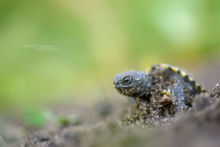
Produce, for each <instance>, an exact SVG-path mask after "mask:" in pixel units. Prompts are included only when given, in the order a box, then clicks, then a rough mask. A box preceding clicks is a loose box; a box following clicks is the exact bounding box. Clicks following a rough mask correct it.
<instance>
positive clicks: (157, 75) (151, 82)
mask: <svg viewBox="0 0 220 147" xmlns="http://www.w3.org/2000/svg"><path fill="white" fill-rule="evenodd" d="M114 85H115V88H116V89H117V90H118V91H119V93H121V94H123V95H126V96H131V97H134V98H141V99H145V100H149V101H150V100H151V97H152V95H153V97H154V100H151V101H158V103H159V102H160V101H161V98H163V97H164V95H165V96H167V97H168V98H166V100H167V101H169V98H170V101H172V103H173V105H174V106H175V109H176V111H181V110H186V109H189V108H190V107H191V104H192V101H193V99H194V97H195V96H196V95H197V94H200V93H202V92H205V90H204V89H203V88H202V86H200V84H198V83H197V82H196V81H195V80H193V78H192V77H191V76H189V75H188V74H186V73H185V72H184V71H182V70H181V69H179V68H177V67H174V66H171V65H168V64H158V65H155V66H152V67H151V68H150V69H149V70H148V72H147V71H146V72H144V71H126V72H123V73H120V74H118V75H116V76H115V78H114Z"/></svg>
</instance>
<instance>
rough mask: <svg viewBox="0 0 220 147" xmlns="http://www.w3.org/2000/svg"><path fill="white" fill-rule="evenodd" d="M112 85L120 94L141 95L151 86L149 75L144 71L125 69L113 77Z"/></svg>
mask: <svg viewBox="0 0 220 147" xmlns="http://www.w3.org/2000/svg"><path fill="white" fill-rule="evenodd" d="M114 85H115V88H116V89H117V90H118V91H119V92H120V93H121V94H124V95H126V96H132V97H143V96H145V95H146V94H147V92H148V89H149V88H150V87H151V77H150V76H149V75H148V74H147V73H146V72H144V71H126V72H123V73H119V74H117V75H116V76H115V77H114Z"/></svg>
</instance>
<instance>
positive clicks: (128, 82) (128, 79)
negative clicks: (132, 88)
mask: <svg viewBox="0 0 220 147" xmlns="http://www.w3.org/2000/svg"><path fill="white" fill-rule="evenodd" d="M132 81H133V77H132V76H126V77H124V78H123V84H124V85H128V84H131V82H132Z"/></svg>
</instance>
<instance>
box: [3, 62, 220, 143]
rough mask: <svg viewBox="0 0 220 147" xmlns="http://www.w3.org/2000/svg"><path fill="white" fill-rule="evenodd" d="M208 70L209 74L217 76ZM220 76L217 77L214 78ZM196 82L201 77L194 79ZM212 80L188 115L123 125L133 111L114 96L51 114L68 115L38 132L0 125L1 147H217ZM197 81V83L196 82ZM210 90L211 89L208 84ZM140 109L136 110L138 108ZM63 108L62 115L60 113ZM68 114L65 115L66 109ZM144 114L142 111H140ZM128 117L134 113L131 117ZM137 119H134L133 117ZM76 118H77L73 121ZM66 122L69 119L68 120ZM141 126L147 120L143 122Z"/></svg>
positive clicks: (218, 106) (218, 118)
mask: <svg viewBox="0 0 220 147" xmlns="http://www.w3.org/2000/svg"><path fill="white" fill-rule="evenodd" d="M218 69H220V66H219V65H218V66H214V68H213V69H209V71H210V70H213V71H215V72H216V71H219V70H218ZM218 73H219V74H220V71H219V72H218ZM198 77H204V74H200V73H198ZM218 78H220V77H219V76H218V75H217V76H216V77H215V78H213V77H211V79H214V80H213V81H211V80H208V78H206V79H204V83H206V82H207V81H209V83H208V82H207V85H209V84H210V81H211V83H213V82H215V84H213V85H212V86H210V87H212V88H208V90H209V93H204V94H201V95H197V96H196V97H195V99H194V100H193V102H192V108H191V110H190V111H186V112H180V113H176V114H175V115H172V116H167V117H163V119H160V121H154V123H146V122H143V121H138V123H130V124H123V121H121V120H123V118H124V116H125V115H126V114H127V112H128V111H129V110H131V109H133V107H132V104H131V103H130V102H129V101H128V100H125V98H122V97H117V96H114V98H112V97H111V96H110V98H106V100H103V101H100V102H97V103H96V104H94V105H92V106H84V105H76V106H61V107H59V108H56V109H54V111H58V112H60V111H63V110H68V112H67V111H64V112H62V113H63V114H71V113H72V114H74V116H73V115H71V117H68V118H65V117H64V118H61V119H59V120H54V121H50V122H48V124H47V125H46V126H44V127H39V128H36V127H30V126H26V125H24V124H22V123H17V122H16V123H15V122H13V121H12V120H11V121H5V120H4V121H3V119H1V120H0V121H1V122H0V124H1V125H0V146H2V147H112V146H114V147H124V146H126V147H137V146H140V147H142V146H143V147H145V146H149V147H158V146H163V147H175V146H178V147H182V146H183V147H187V146H188V147H207V146H208V147H219V145H220V86H219V84H218V83H216V81H220V79H218ZM197 79H199V78H197ZM210 85H211V84H210ZM144 105H145V103H144V102H143V104H142V105H141V106H144ZM64 108H65V109H64ZM68 108H69V109H68ZM143 109H144V108H143ZM132 112H134V111H132ZM137 114H138V117H139V116H140V115H139V113H137ZM75 115H77V117H76V116H75ZM70 118H71V119H70ZM142 120H147V119H145V118H143V119H142Z"/></svg>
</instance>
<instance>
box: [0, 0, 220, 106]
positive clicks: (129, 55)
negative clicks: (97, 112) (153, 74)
mask: <svg viewBox="0 0 220 147" xmlns="http://www.w3.org/2000/svg"><path fill="white" fill-rule="evenodd" d="M219 27H220V1H219V0H178V1H176V0H155V1H152V0H136V1H134V0H127V1H126V0H66V1H61V0H37V1H32V0H1V1H0V45H1V50H0V81H1V82H0V107H1V108H14V109H15V108H17V107H18V108H19V107H27V106H29V105H34V104H46V103H59V102H61V101H67V102H68V101H73V102H74V101H75V100H85V101H89V100H90V99H93V97H101V95H105V94H107V93H111V92H113V90H114V89H113V88H112V78H113V76H114V75H115V74H116V73H119V72H121V71H124V70H128V69H136V70H144V69H145V68H146V66H149V65H152V64H157V63H160V62H166V63H169V64H174V65H176V66H180V67H181V66H183V67H189V68H190V66H191V67H194V66H197V65H200V64H203V62H204V61H208V60H210V59H213V58H216V59H218V58H219V57H220V54H219V53H220V29H219Z"/></svg>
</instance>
